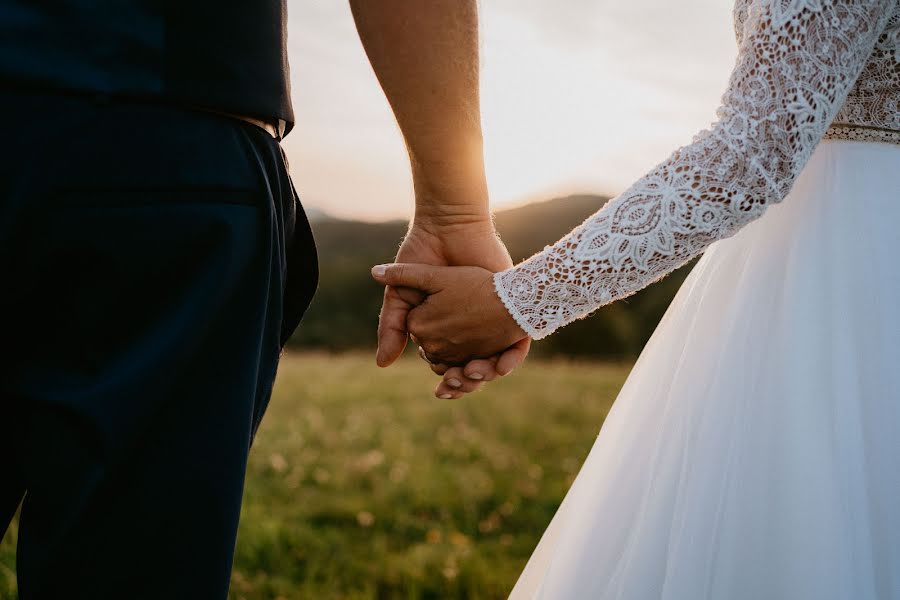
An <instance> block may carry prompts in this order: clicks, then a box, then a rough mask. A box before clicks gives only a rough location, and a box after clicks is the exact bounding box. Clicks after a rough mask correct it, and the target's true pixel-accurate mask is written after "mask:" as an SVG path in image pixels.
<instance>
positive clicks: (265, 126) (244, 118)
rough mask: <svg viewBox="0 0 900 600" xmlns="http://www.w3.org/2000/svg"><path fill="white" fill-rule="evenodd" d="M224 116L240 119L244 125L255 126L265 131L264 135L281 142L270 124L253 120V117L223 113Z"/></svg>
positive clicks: (276, 131)
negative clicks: (266, 134)
mask: <svg viewBox="0 0 900 600" xmlns="http://www.w3.org/2000/svg"><path fill="white" fill-rule="evenodd" d="M224 114H227V115H228V116H229V117H234V118H235V119H240V120H241V121H243V122H245V123H250V124H251V125H255V126H257V127H259V128H260V129H262V130H263V131H265V132H266V133H268V134H269V135H271V136H272V137H273V138H275V139H276V140H279V141H280V140H281V136H280V135H278V130H277V129H276V128H275V126H274V125H272V124H271V123H267V122H266V121H263V120H261V119H255V118H253V117H247V116H244V115H235V114H231V113H224Z"/></svg>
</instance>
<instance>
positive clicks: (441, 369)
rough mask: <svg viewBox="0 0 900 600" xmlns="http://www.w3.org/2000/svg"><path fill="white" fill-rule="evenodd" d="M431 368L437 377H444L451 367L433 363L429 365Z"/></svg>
mask: <svg viewBox="0 0 900 600" xmlns="http://www.w3.org/2000/svg"><path fill="white" fill-rule="evenodd" d="M429 366H430V367H431V370H432V372H434V374H435V375H443V374H444V373H446V372H447V370H448V369H450V365H445V364H444V363H433V364H430V365H429Z"/></svg>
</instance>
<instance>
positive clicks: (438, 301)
mask: <svg viewBox="0 0 900 600" xmlns="http://www.w3.org/2000/svg"><path fill="white" fill-rule="evenodd" d="M372 276H373V277H374V278H375V280H376V281H378V282H379V283H381V284H383V285H388V286H392V287H395V288H412V289H415V290H419V291H421V292H422V293H424V294H426V297H425V299H424V300H423V301H422V302H421V304H418V305H417V306H415V307H414V308H412V310H410V312H409V314H408V317H407V321H406V326H407V329H408V330H409V332H410V333H411V334H412V335H414V336H415V337H416V339H417V340H418V341H419V344H420V345H421V347H422V348H423V349H424V351H425V353H426V355H427V358H428V360H429V361H430V362H433V363H444V364H447V365H463V364H465V363H466V362H469V361H471V362H469V364H468V365H467V366H466V369H465V375H468V377H465V376H464V377H463V378H464V379H474V381H469V382H468V383H465V384H464V385H460V386H459V387H457V388H453V387H452V386H448V383H447V382H448V381H449V380H450V379H456V380H457V381H459V382H460V383H461V384H463V383H464V382H463V380H462V379H461V378H459V376H463V375H464V373H463V371H462V370H461V369H458V368H454V369H451V370H450V371H452V373H451V372H450V371H448V372H447V373H450V375H448V374H447V373H445V374H444V375H445V379H444V382H443V383H442V384H441V386H447V389H453V391H452V392H450V391H446V390H445V391H444V393H442V394H439V395H441V396H444V395H447V394H450V396H451V397H453V396H455V395H456V394H457V393H459V394H460V395H461V393H462V392H466V391H472V390H470V389H467V388H468V387H471V388H472V389H475V387H477V385H478V384H477V383H475V382H477V381H483V380H485V379H487V378H488V377H489V378H493V376H494V374H499V375H504V374H506V373H508V372H509V371H511V370H512V368H514V367H515V366H516V364H518V362H520V360H519V356H518V354H519V353H521V352H522V351H526V352H527V347H528V342H529V340H528V337H527V336H526V334H525V332H524V331H522V329H521V328H520V327H519V326H518V324H517V323H516V322H515V320H514V319H513V318H512V316H510V314H509V312H507V310H506V307H505V306H503V303H502V302H501V301H500V298H499V297H498V296H497V293H496V292H495V291H494V282H493V273H492V272H491V271H489V270H487V269H482V268H480V267H434V266H429V265H422V264H402V263H395V264H389V265H378V266H376V267H374V268H373V269H372ZM511 346H513V347H514V351H513V352H512V353H511V354H510V353H509V352H507V354H509V355H510V356H509V358H508V359H507V360H504V359H505V358H506V356H507V354H504V355H503V356H502V357H501V358H499V359H497V358H492V357H495V356H496V355H498V354H499V353H501V352H503V351H505V350H507V349H508V348H510V347H511ZM473 359H484V360H473ZM506 363H508V364H506ZM481 367H483V369H482V368H481ZM457 370H459V371H460V373H459V374H457V373H456V371H457ZM481 371H484V373H481ZM472 374H482V375H484V376H483V377H482V378H481V380H479V379H478V378H477V377H475V378H471V377H470V376H471V375H472ZM454 375H457V377H453V376H454ZM441 386H439V391H440V390H441V389H442V387H441Z"/></svg>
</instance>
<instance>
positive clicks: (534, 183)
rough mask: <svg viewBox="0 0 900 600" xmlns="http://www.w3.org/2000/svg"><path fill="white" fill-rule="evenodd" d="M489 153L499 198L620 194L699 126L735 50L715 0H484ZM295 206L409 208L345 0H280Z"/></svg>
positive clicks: (400, 164)
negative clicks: (284, 12)
mask: <svg viewBox="0 0 900 600" xmlns="http://www.w3.org/2000/svg"><path fill="white" fill-rule="evenodd" d="M479 13H480V21H481V25H480V38H481V86H482V87H481V102H482V123H483V127H484V136H485V162H486V166H487V172H488V185H489V191H490V195H491V205H492V207H493V208H494V209H495V210H498V209H502V208H504V207H509V206H513V205H519V204H523V203H526V202H530V201H535V200H545V199H548V198H551V197H555V196H561V195H565V194H569V193H596V194H608V195H615V194H617V193H618V192H621V191H622V190H624V189H625V188H627V187H628V186H629V185H630V184H631V183H632V182H633V181H635V180H636V179H638V178H639V177H640V176H641V175H643V174H644V173H645V172H646V171H648V170H649V169H650V168H652V167H653V166H654V165H655V164H657V163H658V162H660V161H661V160H663V159H665V158H666V157H667V156H668V155H669V154H670V153H671V152H672V151H673V150H675V149H676V148H677V147H679V146H682V145H684V144H687V143H689V142H690V141H691V138H692V137H693V135H694V134H695V133H697V132H698V131H700V130H701V129H703V128H706V127H708V126H709V125H710V123H711V122H712V121H713V119H714V117H715V109H716V106H717V105H718V100H719V98H720V97H721V95H722V92H723V91H724V89H725V85H726V82H727V80H728V76H729V74H730V71H731V68H732V66H733V64H734V57H735V53H736V48H735V42H734V30H733V27H732V24H731V6H730V3H728V2H723V1H722V0H679V1H678V2H672V1H671V0H630V1H629V2H622V1H621V0H565V2H561V1H559V0H480V1H479ZM288 15H289V21H288V23H289V24H288V27H289V31H288V44H289V58H290V63H291V84H292V96H293V102H294V110H295V113H296V120H297V124H296V126H295V128H294V130H293V132H292V133H291V134H290V135H289V136H288V137H287V138H286V139H285V141H284V147H285V150H286V152H287V154H288V158H289V161H290V164H291V172H292V175H293V177H294V180H295V183H296V185H297V188H298V190H299V192H300V195H301V197H302V200H303V202H304V205H306V206H308V207H314V208H316V209H319V210H322V211H325V212H326V213H328V214H331V215H333V216H336V217H341V218H349V219H359V220H366V221H379V220H386V219H395V218H406V217H408V216H409V215H410V214H411V211H412V206H413V193H412V182H411V180H410V175H409V163H408V160H407V157H406V153H405V150H404V146H403V141H402V138H401V137H400V134H399V131H398V129H397V126H396V124H395V122H394V119H393V117H392V115H391V112H390V108H389V106H388V104H387V101H386V100H385V98H384V96H383V95H382V93H381V90H380V88H379V87H378V82H377V80H376V79H375V75H374V74H373V73H372V71H371V68H370V67H369V64H368V61H367V59H366V56H365V52H364V51H363V48H362V45H361V44H360V42H359V38H358V37H357V35H356V31H355V28H354V25H353V18H352V16H351V14H350V9H349V4H348V3H347V2H346V0H288Z"/></svg>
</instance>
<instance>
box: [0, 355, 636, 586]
mask: <svg viewBox="0 0 900 600" xmlns="http://www.w3.org/2000/svg"><path fill="white" fill-rule="evenodd" d="M372 362H373V361H372V359H371V357H369V356H361V355H339V356H328V355H322V354H296V355H288V356H286V357H285V359H284V361H283V363H282V366H281V371H280V374H279V380H278V384H277V386H276V392H275V395H274V398H273V400H272V403H271V405H270V406H269V410H268V413H267V415H266V417H265V420H264V421H263V425H262V428H261V430H260V433H259V436H258V438H257V440H256V443H255V445H254V448H253V452H252V455H251V457H250V465H249V471H248V479H247V487H246V492H245V495H244V508H243V516H242V522H241V527H240V532H239V536H238V547H237V553H236V557H235V568H234V574H233V577H232V586H231V594H230V597H231V598H232V599H234V600H238V599H243V600H256V599H294V598H315V599H331V598H335V599H337V598H340V599H347V600H350V599H368V598H373V599H374V598H378V599H381V598H402V599H413V598H415V599H418V598H442V599H443V598H471V599H491V598H506V595H507V594H508V593H509V590H510V589H511V588H512V585H513V584H514V583H515V581H516V578H517V577H518V574H519V572H520V571H521V569H522V567H523V566H524V565H525V562H526V561H527V559H528V556H529V555H530V553H531V551H532V549H533V548H534V546H535V544H536V543H537V541H538V539H539V538H540V535H541V532H542V531H543V529H544V528H545V527H546V526H547V524H548V523H549V521H550V518H551V517H552V516H553V513H554V511H555V510H556V507H557V506H558V505H559V502H560V501H561V500H562V497H563V495H564V494H565V491H566V489H567V488H568V486H569V485H570V484H571V482H572V480H573V478H574V477H575V475H576V473H577V472H578V469H579V467H580V465H581V463H582V461H583V460H584V458H585V456H586V455H587V452H588V450H589V449H590V447H591V444H592V443H593V440H594V438H595V437H596V435H597V433H598V431H599V428H600V425H601V424H602V421H603V418H604V417H605V415H606V413H607V411H608V410H609V407H610V405H611V403H612V401H613V399H614V398H615V395H616V393H617V392H618V389H619V387H620V386H621V384H622V382H623V381H624V378H625V376H626V374H627V372H628V369H629V367H630V366H629V365H613V364H603V363H580V364H576V363H567V362H538V361H534V362H531V363H530V364H529V365H528V366H527V368H523V369H522V370H521V372H519V373H517V374H515V375H513V376H511V377H508V378H506V379H505V380H503V381H500V382H496V383H495V384H493V386H490V387H489V388H488V389H487V390H486V391H484V392H481V393H478V394H474V395H472V396H471V397H469V398H466V399H463V400H459V401H442V400H437V399H435V398H434V397H432V396H431V394H430V391H431V388H432V386H433V385H434V383H435V381H436V378H435V377H434V376H433V375H431V373H430V372H428V371H427V370H426V369H425V367H424V365H423V364H422V363H421V362H420V361H418V360H416V359H404V360H403V361H401V362H400V363H399V364H398V365H396V366H394V367H392V368H391V369H387V370H378V369H376V368H375V367H374V366H373V365H372ZM14 534H15V530H14V529H13V530H11V532H10V535H7V539H6V540H4V541H3V543H2V544H0V598H10V597H14V587H15V583H14V577H13V573H14V561H13V548H14V538H15V535H14Z"/></svg>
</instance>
